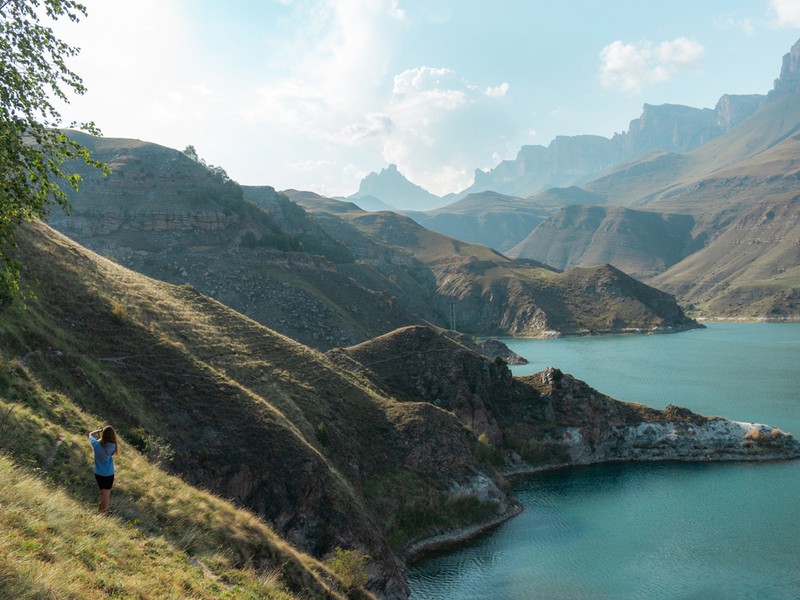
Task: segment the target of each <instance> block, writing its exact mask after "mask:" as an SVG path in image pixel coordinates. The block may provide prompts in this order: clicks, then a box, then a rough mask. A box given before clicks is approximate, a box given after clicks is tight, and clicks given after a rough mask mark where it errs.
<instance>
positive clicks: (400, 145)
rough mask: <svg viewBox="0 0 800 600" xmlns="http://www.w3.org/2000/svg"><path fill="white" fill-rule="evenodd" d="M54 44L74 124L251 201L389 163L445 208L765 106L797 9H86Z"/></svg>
mask: <svg viewBox="0 0 800 600" xmlns="http://www.w3.org/2000/svg"><path fill="white" fill-rule="evenodd" d="M84 4H85V5H86V6H87V8H88V10H89V16H88V17H87V18H86V19H84V20H83V21H81V23H79V24H77V25H59V27H58V29H57V31H58V32H59V34H60V35H61V36H62V37H63V38H64V39H65V40H67V41H68V42H70V43H72V44H74V45H76V46H79V47H80V48H81V54H80V55H79V56H78V57H77V58H75V59H74V60H73V61H72V62H71V66H72V68H73V70H75V71H76V72H77V73H78V74H79V75H81V76H82V77H83V79H84V83H85V84H86V86H87V87H88V90H89V91H88V92H87V94H86V95H85V96H83V97H80V98H76V99H74V100H73V101H72V103H71V104H70V106H68V107H65V109H64V110H63V115H64V117H65V120H66V121H71V120H93V121H94V122H95V123H96V124H97V125H98V126H99V127H100V128H101V129H102V131H103V133H104V134H105V135H106V136H108V137H131V138H138V139H142V140H146V141H151V142H156V143H159V144H163V145H166V146H170V147H173V148H178V149H183V148H184V147H186V146H187V145H189V144H192V145H194V146H195V147H196V149H197V151H198V153H199V154H200V156H201V157H203V158H204V159H205V160H206V161H208V162H209V163H210V164H214V165H219V166H222V167H223V168H225V169H226V171H227V172H228V174H229V175H230V176H231V177H233V179H235V180H237V181H238V182H240V183H242V184H254V185H255V184H263V185H272V186H274V187H275V188H277V189H288V188H295V189H304V190H312V191H315V192H318V193H322V194H326V195H347V194H350V193H352V192H354V191H356V189H357V188H358V183H359V181H360V180H361V178H363V177H364V176H365V175H367V174H368V173H369V172H371V171H379V170H380V169H381V168H384V167H385V166H387V165H388V164H390V163H395V164H397V165H398V169H399V170H400V172H401V173H403V174H404V175H406V177H408V178H409V179H410V180H411V181H413V182H414V183H417V184H419V185H422V186H423V187H425V188H427V189H429V190H430V191H432V192H434V193H436V194H440V195H443V194H445V193H448V192H454V191H459V190H461V189H463V188H465V187H467V186H468V185H469V184H470V183H471V182H472V178H473V173H474V169H475V168H481V169H488V168H491V167H493V166H494V165H496V164H497V163H498V162H499V161H500V160H503V159H513V158H514V157H515V156H516V154H517V151H518V150H519V148H520V147H521V146H522V145H523V144H542V145H545V146H546V145H548V144H549V143H550V141H551V140H552V139H553V138H554V137H555V136H557V135H578V134H596V135H602V136H606V137H610V136H612V135H613V134H614V132H618V131H624V130H627V128H628V124H629V122H630V120H631V119H634V118H636V117H638V116H639V114H640V113H641V110H642V105H643V104H644V103H648V104H664V103H674V104H685V105H689V106H695V107H699V108H703V107H708V108H713V106H714V105H715V103H716V101H717V100H718V99H719V97H720V96H721V95H722V94H725V93H731V94H752V93H761V94H763V93H766V92H767V91H768V90H769V89H771V88H772V83H773V80H774V79H775V78H776V77H777V76H778V74H779V72H780V66H781V57H782V56H783V55H784V54H785V53H786V52H788V51H789V48H790V47H791V46H792V45H793V44H794V43H795V42H796V41H797V40H798V38H800V0H726V1H716V0H708V1H705V0H704V1H698V0H692V1H686V0H669V1H668V2H643V1H642V0H636V1H633V0H613V1H609V2H599V1H589V0H576V1H569V0H562V1H560V2H552V1H544V0H493V1H484V0H296V1H291V0H280V1H268V0H261V1H255V0H253V1H245V0H229V1H228V2H224V3H223V2H219V1H218V0H216V1H211V0H84Z"/></svg>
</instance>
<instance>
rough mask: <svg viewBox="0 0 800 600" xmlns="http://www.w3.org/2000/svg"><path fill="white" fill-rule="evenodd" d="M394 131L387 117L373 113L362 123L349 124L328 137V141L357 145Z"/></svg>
mask: <svg viewBox="0 0 800 600" xmlns="http://www.w3.org/2000/svg"><path fill="white" fill-rule="evenodd" d="M392 131H394V122H393V121H392V118H391V117H390V116H388V115H385V114H382V113H375V114H369V115H367V118H366V122H364V123H351V124H350V125H347V126H346V127H344V128H343V129H342V130H341V131H338V132H336V133H335V134H334V135H332V136H330V137H329V140H330V141H334V142H339V143H342V144H345V145H348V146H353V145H355V144H359V143H361V142H363V141H364V140H367V139H370V138H380V137H382V136H386V135H389V134H391V133H392Z"/></svg>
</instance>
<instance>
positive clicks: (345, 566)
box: [325, 546, 369, 591]
mask: <svg viewBox="0 0 800 600" xmlns="http://www.w3.org/2000/svg"><path fill="white" fill-rule="evenodd" d="M367 561H369V556H368V555H367V554H364V553H363V552H359V551H358V550H342V549H341V548H339V547H338V546H337V547H336V550H335V551H334V554H332V555H331V556H329V557H328V558H327V559H326V560H325V565H326V566H327V567H328V568H329V569H330V570H331V571H333V573H335V574H336V576H337V577H338V578H339V580H340V581H341V582H342V585H343V586H344V588H345V589H346V590H347V591H350V590H354V589H356V588H360V587H363V586H364V585H365V584H366V583H367V581H368V580H369V575H367V571H366V569H365V567H366V565H367Z"/></svg>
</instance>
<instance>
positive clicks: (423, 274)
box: [290, 194, 696, 336]
mask: <svg viewBox="0 0 800 600" xmlns="http://www.w3.org/2000/svg"><path fill="white" fill-rule="evenodd" d="M290 197H292V198H293V199H294V198H295V196H293V195H291V194H290ZM297 201H298V202H299V203H301V204H303V205H304V206H305V207H306V208H307V209H308V210H309V211H311V212H312V214H313V216H314V218H315V219H316V220H317V221H318V222H319V223H320V224H321V225H322V226H323V227H326V228H327V229H328V230H329V232H330V233H331V235H333V236H334V237H336V238H337V239H339V240H342V241H343V242H344V243H345V244H347V245H348V247H350V248H351V249H352V251H353V253H354V254H355V255H356V257H357V258H358V259H359V260H360V261H363V262H364V263H366V264H369V265H371V266H373V267H374V268H376V269H378V270H380V271H381V272H382V273H383V274H384V275H388V276H389V277H394V278H396V279H397V281H398V282H401V281H402V287H403V288H404V289H411V288H412V287H413V286H414V285H416V286H420V287H421V286H425V287H426V288H428V289H430V288H433V289H435V294H430V293H429V296H428V300H427V302H428V303H429V305H430V306H432V307H434V308H435V309H436V311H437V313H438V314H439V315H441V317H440V319H442V320H444V322H447V315H448V311H449V309H450V307H451V306H453V308H454V310H455V312H456V319H457V327H456V328H457V329H458V330H459V331H463V332H466V333H473V334H477V335H487V334H489V335H498V334H506V335H508V334H509V333H510V334H512V335H528V336H535V335H549V334H552V332H561V333H568V334H586V333H593V332H609V331H651V330H670V329H675V328H678V329H680V328H686V327H693V326H696V324H695V323H693V322H692V321H691V320H689V319H686V318H685V316H684V315H683V314H682V312H681V310H680V308H679V307H678V306H677V304H675V303H674V300H673V299H672V298H671V297H669V296H667V295H665V294H663V293H661V292H659V291H657V290H654V289H652V288H649V287H648V286H646V285H643V284H641V283H639V282H638V281H635V280H634V279H632V278H631V277H629V276H627V275H625V274H624V273H622V272H621V271H620V270H619V269H615V268H613V267H610V266H608V265H601V266H597V267H591V268H586V269H581V270H575V271H567V272H563V273H562V272H559V271H557V270H555V269H554V268H552V267H547V266H545V265H544V264H542V263H540V262H537V261H535V260H530V259H511V258H508V257H506V256H504V255H502V254H500V253H498V252H496V251H494V250H492V249H490V248H487V247H485V246H481V245H478V244H470V243H467V242H462V241H459V240H456V239H453V238H449V237H447V236H444V235H441V234H439V233H436V232H433V231H430V230H428V229H425V228H424V227H422V226H420V225H419V224H418V223H416V222H414V221H412V220H411V219H409V218H407V217H403V216H400V215H397V214H395V213H391V212H382V213H365V212H363V211H361V210H359V209H357V208H356V207H351V206H341V205H340V206H335V205H334V208H335V210H336V212H334V211H333V210H330V208H329V207H330V206H331V204H330V203H331V202H333V201H321V202H318V201H317V199H316V198H310V197H304V198H297Z"/></svg>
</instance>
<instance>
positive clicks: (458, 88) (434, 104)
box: [383, 66, 516, 195]
mask: <svg viewBox="0 0 800 600" xmlns="http://www.w3.org/2000/svg"><path fill="white" fill-rule="evenodd" d="M393 83H394V85H393V93H392V98H391V100H390V101H389V102H388V103H387V105H386V107H385V109H384V112H385V114H387V115H388V116H390V117H391V120H392V123H393V124H394V126H395V127H394V130H393V131H392V132H391V133H390V135H387V136H386V137H385V139H384V145H383V158H384V159H385V160H386V162H387V163H394V164H396V165H397V168H398V170H399V171H400V172H401V173H403V175H405V176H406V177H408V178H409V179H410V180H411V181H413V182H415V183H418V184H420V185H422V186H424V187H425V188H426V189H428V190H430V191H431V192H433V193H435V194H439V195H441V194H445V193H448V192H452V191H456V190H460V189H464V188H465V187H467V186H468V185H469V184H470V183H472V177H473V172H474V169H475V167H476V165H477V166H484V167H490V166H493V165H494V164H496V162H497V156H499V155H501V154H503V155H504V154H506V153H507V152H508V151H509V148H508V147H507V146H508V145H509V142H508V137H511V136H513V135H514V134H515V133H516V128H515V127H513V126H512V124H511V122H510V119H508V117H506V116H505V113H504V112H503V111H499V110H497V101H498V98H500V97H502V96H503V95H504V94H506V93H507V92H508V89H509V86H508V84H507V83H503V84H500V85H498V86H496V87H488V88H487V87H481V86H477V85H474V84H472V83H471V82H469V81H466V80H465V79H463V78H461V77H460V76H459V75H458V74H457V73H456V72H455V71H453V70H452V69H448V68H444V67H428V66H422V67H415V68H412V69H407V70H405V71H403V72H402V73H398V74H397V75H395V77H394V82H393ZM488 90H493V93H487V92H488Z"/></svg>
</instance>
